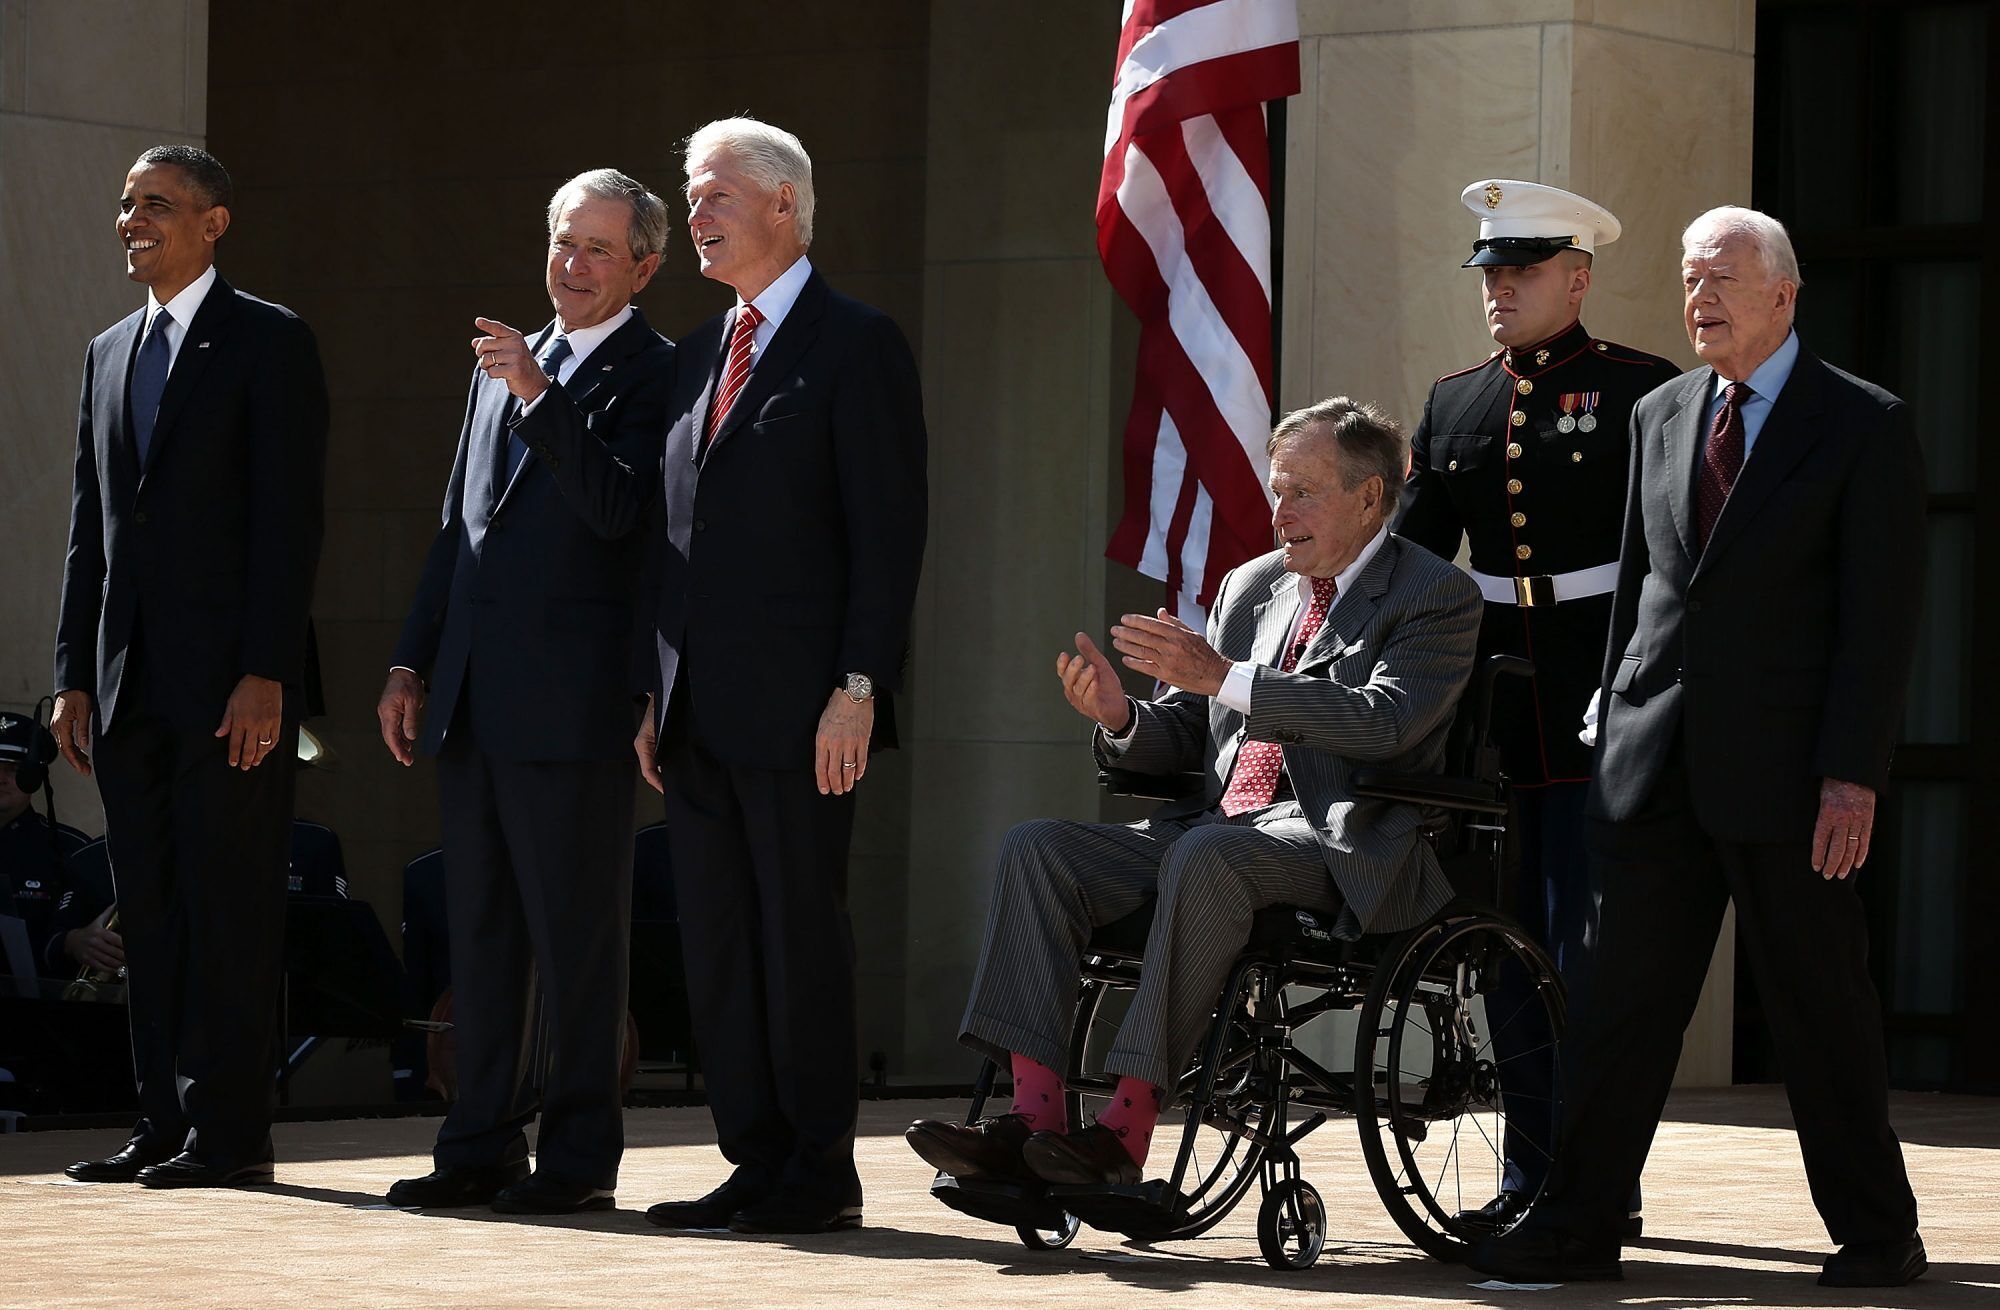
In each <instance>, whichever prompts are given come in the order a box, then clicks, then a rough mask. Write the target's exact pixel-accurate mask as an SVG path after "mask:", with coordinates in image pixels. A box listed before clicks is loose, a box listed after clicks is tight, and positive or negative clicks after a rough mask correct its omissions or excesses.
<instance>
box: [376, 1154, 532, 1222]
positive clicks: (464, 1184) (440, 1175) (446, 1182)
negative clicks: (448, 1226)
mask: <svg viewBox="0 0 2000 1310" xmlns="http://www.w3.org/2000/svg"><path fill="white" fill-rule="evenodd" d="M527 1177H528V1162H527V1161H526V1160H516V1161H514V1162H513V1163H512V1164H494V1165H484V1166H474V1165H453V1166H450V1167H447V1168H444V1169H434V1170H432V1171H431V1172H430V1173H427V1174H425V1175H424V1176H423V1177H422V1178H405V1179H403V1180H402V1181H400V1182H397V1183H395V1184H393V1185H391V1186H390V1188H389V1196H388V1201H389V1204H390V1205H413V1206H416V1207H418V1208H419V1209H425V1210H449V1209H452V1208H453V1207H456V1206H465V1205H491V1204H493V1198H494V1197H496V1196H498V1195H499V1194H500V1191H501V1189H502V1188H506V1187H512V1186H513V1185H514V1184H516V1183H518V1182H522V1181H524V1180H525V1179H526V1178H527Z"/></svg>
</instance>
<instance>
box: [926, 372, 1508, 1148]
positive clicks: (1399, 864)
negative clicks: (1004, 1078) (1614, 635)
mask: <svg viewBox="0 0 2000 1310" xmlns="http://www.w3.org/2000/svg"><path fill="white" fill-rule="evenodd" d="M1269 453H1270V457H1271V475H1270V484H1271V491H1272V494H1273V496H1274V497H1275V499H1276V502H1277V504H1276V509H1275V510H1274V512H1273V514H1272V527H1273V529H1274V531H1275V533H1276V535H1277V536H1278V538H1279V540H1280V541H1281V543H1282V545H1281V546H1280V547H1279V549H1277V550H1274V551H1272V552H1270V553H1269V554H1267V555H1263V556H1260V557H1259V558H1257V559H1254V560H1251V561H1249V562H1248V563H1246V564H1244V565H1242V566H1240V567H1238V568H1235V569H1232V570H1231V571H1230V573H1229V575H1228V576H1227V577H1225V578H1224V579H1223V581H1222V586H1221V588H1220V590H1219V591H1218V593H1217V595H1216V599H1215V608H1214V611H1213V612H1212V613H1211V614H1210V616H1209V624H1208V631H1207V633H1206V635H1204V634H1202V633H1199V632H1195V631H1193V630H1192V629H1190V628H1188V627H1186V626H1185V625H1184V624H1181V623H1180V622H1178V621H1177V620H1174V619H1172V618H1170V617H1169V615H1168V613H1167V611H1165V610H1161V611H1160V612H1159V615H1158V617H1150V616H1147V615H1137V614H1127V615H1126V616H1124V619H1123V621H1122V622H1121V623H1120V624H1119V626H1117V627H1114V628H1113V629H1112V630H1111V635H1112V638H1113V645H1114V647H1115V648H1116V649H1117V650H1118V651H1120V652H1121V653H1122V654H1123V656H1124V660H1125V663H1126V665H1127V666H1129V667H1131V668H1134V669H1137V670H1139V671H1140V672H1141V673H1144V674H1146V675H1147V676H1149V677H1152V678H1155V679H1157V680H1158V681H1160V682H1163V683H1165V684H1167V685H1168V686H1170V687H1172V688H1174V690H1172V691H1171V692H1169V693H1168V694H1167V695H1165V696H1163V697H1161V698H1160V699H1158V700H1155V701H1150V702H1149V701H1139V700H1135V699H1133V698H1131V697H1129V696H1127V695H1126V694H1125V692H1124V689H1123V688H1122V687H1121V686H1120V685H1119V682H1118V678H1117V674H1116V673H1115V672H1114V671H1113V669H1112V666H1111V663H1110V661H1109V660H1107V659H1106V658H1105V656H1104V654H1103V652H1102V651H1101V650H1099V649H1098V647H1097V646H1096V645H1095V643H1093V642H1092V641H1091V640H1090V638H1089V637H1088V636H1086V635H1084V634H1083V633H1078V634H1077V635H1076V642H1077V653H1076V654H1074V655H1071V654H1068V653H1064V654H1062V655H1059V656H1057V659H1056V671H1057V673H1058V675H1059V676H1060V677H1061V678H1062V681H1063V692H1064V695H1065V697H1066V698H1067V699H1068V700H1069V702H1070V705H1071V707H1072V708H1074V709H1075V710H1076V711H1077V712H1078V713H1080V714H1082V715H1083V716H1084V717H1086V718H1088V719H1090V720H1092V721H1093V722H1095V723H1096V724H1097V730H1096V732H1095V733H1093V735H1092V744H1093V748H1094V749H1095V751H1096V754H1097V759H1098V763H1099V764H1100V765H1106V764H1116V765H1118V766H1119V767H1122V768H1125V769H1129V770H1132V771H1134V772H1138V773H1151V774H1175V773H1182V772H1192V771H1199V772H1200V773H1201V774H1202V775H1203V777H1204V779H1205V785H1204V787H1203V788H1202V790H1201V791H1199V792H1197V793H1196V794H1194V795H1192V796H1190V797H1188V798H1187V799H1186V800H1183V801H1176V802H1172V803H1170V804H1168V805H1166V806H1164V807H1163V808H1161V809H1160V811H1159V812H1158V813H1156V814H1155V815H1154V816H1153V817H1152V818H1151V819H1148V820H1146V821H1145V822H1143V823H1136V824H1130V825H1123V826H1121V825H1117V824H1105V823H1079V822H1074V821H1070V820H1064V819H1052V820H1045V821H1039V822H1033V823H1026V824H1022V825H1020V826H1018V827H1016V828H1014V829H1013V830H1012V831H1011V832H1009V833H1008V834H1007V839H1006V841H1005V842H1004V843H1003V845H1002V847H1001V854H1000V869H999V874H998V877H997V878H996V880H995V883H994V890H993V904H992V909H991V912H990V913H989V915H988V917H987V922H986V942H985V945H984V946H983V947H982V948H981V950H980V956H979V968H978V971H977V973H976V974H975V975H974V978H973V983H972V995H971V997H970V999H969V1000H968V1001H967V1002H966V1007H965V1018H964V1021H963V1023H962V1025H961V1028H962V1031H961V1033H960V1035H959V1040H960V1041H961V1042H963V1043H964V1044H965V1045H967V1046H970V1047H971V1048H973V1049H974V1050H976V1051H979V1052H981V1053H982V1054H984V1055H987V1056H989V1057H991V1058H992V1059H994V1060H996V1061H999V1062H1001V1063H1003V1064H1007V1065H1009V1066H1011V1069H1012V1071H1013V1076H1014V1103H1013V1106H1012V1108H1011V1109H1010V1110H1009V1111H1008V1113H1006V1114H1003V1115H996V1116H994V1117H993V1118H990V1119H986V1120H982V1121H981V1122H979V1123H977V1124H974V1125H971V1126H966V1125H962V1124H958V1123H956V1122H952V1121H949V1120H942V1119H920V1120H918V1121H917V1122H916V1123H914V1124H912V1125H910V1128H909V1131H908V1132H907V1133H906V1134H905V1137H906V1140H908V1141H909V1143H910V1146H911V1148H912V1149H914V1150H915V1151H916V1152H917V1153H918V1154H919V1155H921V1156H922V1157H923V1158H924V1159H925V1160H926V1161H928V1162H929V1163H930V1164H931V1165H933V1166H934V1167H936V1168H938V1169H941V1170H943V1171H944V1172H946V1173H948V1174H951V1175H953V1176H954V1177H982V1176H983V1177H994V1178H1005V1179H1010V1180H1021V1181H1030V1182H1032V1181H1034V1180H1036V1179H1041V1180H1045V1181H1047V1182H1053V1183H1068V1184H1099V1183H1114V1184H1130V1183H1137V1182H1138V1181H1140V1178H1141V1176H1142V1167H1143V1166H1144V1164H1145V1162H1146V1155H1147V1148H1148V1146H1149V1145H1150V1143H1151V1140H1152V1133H1153V1128H1154V1127H1155V1125H1156V1123H1157V1121H1158V1119H1159V1113H1160V1109H1161V1106H1162V1103H1163V1101H1164V1099H1165V1089H1167V1088H1170V1087H1172V1086H1173V1084H1174V1080H1175V1079H1176V1078H1177V1077H1178V1076H1179V1074H1180V1071H1181V1070H1182V1069H1183V1068H1184V1067H1185V1066H1186V1064H1187V1060H1188V1058H1189V1057H1190V1056H1191V1055H1192V1054H1193V1053H1194V1050H1195V1047H1196V1045H1197V1044H1198V1043H1199V1042H1200V1040H1201V1034H1202V1032H1203V1031H1204V1030H1205V1029H1206V1028H1207V1027H1208V1024H1209V1017H1210V1015H1211V1014H1212V1013H1213V1011H1214V1009H1215V997H1216V994H1217V992H1218V991H1219V990H1220V989H1221V987H1222V985H1223V981H1224V979H1225V978H1226V977H1227V976H1228V973H1229V969H1230V966H1231V965H1232V964H1233V963H1234V961H1235V959H1236V957H1237V955H1239V954H1240V953H1241V952H1242V949H1243V947H1244V945H1245V943H1247V942H1248V941H1249V940H1250V931H1251V920H1252V918H1253V916H1254V915H1255V912H1256V911H1257V910H1259V909H1262V908H1263V907H1265V906H1267V905H1274V904H1286V905H1295V906H1299V907H1302V908H1305V909H1309V910H1325V911H1327V912H1328V914H1329V917H1332V918H1333V921H1334V927H1333V931H1334V932H1335V934H1336V935H1338V936H1341V937H1343V938H1345V939H1346V940H1349V941H1352V940H1354V939H1356V938H1357V937H1359V936H1360V935H1361V934H1362V933H1363V932H1393V931H1396V930H1398V929H1402V928H1408V927H1411V926H1414V925H1415V924H1418V923H1421V922H1423V921H1424V920H1425V919H1426V918H1428V917H1429V916H1430V915H1431V914H1433V913H1435V912H1436V911H1437V909H1438V908H1439V907H1440V906H1442V905H1443V904H1444V903H1445V902H1446V901H1447V900H1448V899H1450V896H1451V887H1450V884H1449V883H1448V882H1446V880H1445V877H1444V873H1443V870H1442V869H1441V867H1440V866H1439V864H1438V857H1437V853H1436V852H1435V851H1434V850H1432V849H1431V847H1430V845H1429V844H1428V843H1426V842H1425V841H1424V840H1423V837H1422V833H1421V831H1420V829H1421V827H1422V824H1423V811H1422V807H1420V806H1416V805H1409V804H1403V803H1399V802H1392V801H1382V800H1372V799H1367V798H1364V797H1359V796H1357V795H1356V794H1355V791H1354V782H1353V777H1354V773H1355V771H1356V770H1357V769H1359V768H1366V767H1369V766H1376V767H1380V768H1384V769H1390V770H1394V771H1397V772H1407V773H1425V772H1436V770H1437V769H1438V767H1439V766H1440V765H1441V764H1442V763H1443V761H1444V753H1445V741H1446V736H1447V734H1448V733H1449V731H1450V726H1451V719H1452V711H1453V709H1454V708H1455V707H1456V705H1457V703H1458V698H1459V695H1460V693H1462V692H1463V691H1464V690H1465V685H1466V682H1467V680H1468V679H1469V678H1470V677H1471V675H1472V660H1473V648H1474V646H1475V644H1476V642H1477V641H1478V637H1479V590H1478V588H1477V587H1475V586H1474V585H1473V584H1472V582H1471V581H1470V580H1469V579H1467V578H1466V576H1465V575H1464V574H1463V573H1460V572H1459V571H1458V570H1457V569H1455V568H1453V567H1452V566H1451V565H1450V564H1448V563H1446V562H1445V561H1443V560H1441V559H1439V558H1438V557H1437V556H1435V555H1433V554H1431V553H1430V552H1429V551H1427V550H1424V549H1423V548H1421V547H1419V546H1415V545H1412V544H1411V543H1409V542H1406V541H1404V540H1402V539H1401V538H1400V537H1396V536H1394V535H1392V534H1391V533H1390V532H1389V526H1388V525H1389V520H1390V517H1391V516H1392V515H1393V514H1394V513H1395V509H1396V503H1397V501H1398V499H1400V497H1401V493H1402V490H1403V474H1404V470H1405V469H1406V468H1407V467H1408V463H1409V442H1408V439H1407V438H1406V437H1404V435H1403V433H1402V430H1401V429H1400V428H1398V427H1397V426H1396V425H1395V424H1394V423H1392V422H1390V421H1389V420H1388V418H1387V417H1386V416H1385V415H1383V414H1382V412H1381V411H1380V410H1377V409H1375V408H1374V407H1373V406H1368V405H1361V404H1358V403H1356V402H1355V401H1352V400H1349V399H1348V398H1346V397H1344V396H1336V397H1334V398H1333V399H1330V400H1324V401H1321V402H1320V403H1319V404H1317V405H1312V406H1310V407H1308V408H1306V409H1302V410H1299V411H1297V412H1295V413H1292V414H1288V415H1286V416H1285V418H1284V419H1283V420H1282V421H1280V422H1279V424H1278V425H1277V427H1276V428H1275V429H1274V430H1273V431H1272V433H1271V439H1270V450H1269ZM1155 896H1157V898H1158V901H1157V908H1156V909H1155V910H1154V913H1153V922H1152V929H1151V933H1150V935H1149V936H1148V938H1147V940H1146V950H1145V961H1146V965H1145V969H1144V971H1143V973H1142V975H1141V978H1140V984H1139V989H1138V991H1137V992H1136V993H1135V994H1134V996H1133V998H1132V1004H1131V1008H1130V1009H1129V1010H1128V1011H1127V1012H1126V1015H1125V1019H1124V1021H1123V1022H1122V1023H1121V1024H1120V1026H1119V1029H1118V1036H1117V1039H1116V1040H1115V1041H1114V1042H1113V1044H1112V1047H1111V1051H1110V1053H1109V1055H1108V1056H1107V1057H1106V1059H1105V1063H1104V1067H1105V1069H1106V1071H1107V1072H1109V1073H1113V1074H1116V1075H1118V1086H1117V1088H1116V1090H1115V1091H1114V1092H1113V1095H1112V1097H1111V1102H1110V1104H1109V1106H1107V1107H1106V1109H1105V1110H1104V1111H1103V1112H1102V1113H1101V1114H1099V1115H1098V1117H1097V1121H1096V1122H1095V1123H1094V1124H1090V1125H1083V1124H1069V1123H1067V1122H1066V1120H1065V1114H1064V1104H1065V1102H1064V1098H1063V1094H1062V1093H1063V1083H1062V1073H1061V1070H1062V1066H1063V1062H1064V1052H1065V1050H1066V1049H1067V1047H1068V1042H1069V1034H1070V1026H1071V1024H1072V1022H1073V1021H1074V1016H1073V1014H1072V1009H1073V1007H1074V1005H1075V998H1076V977H1077V968H1078V966H1079V963H1080V962H1081V960H1082V958H1083V954H1084V948H1085V945H1086V943H1087V941H1088V939H1089V936H1090V931H1091V929H1092V928H1093V927H1102V926H1104V925H1105V924H1107V923H1111V922H1113V921H1115V920H1117V919H1120V918H1123V917H1124V916H1125V915H1127V914H1130V913H1132V912H1133V911H1135V910H1137V909H1139V908H1140V906H1142V905H1144V904H1145V902H1146V901H1147V900H1148V899H1150V898H1153V897H1155ZM1335 916H1337V917H1335Z"/></svg>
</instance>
